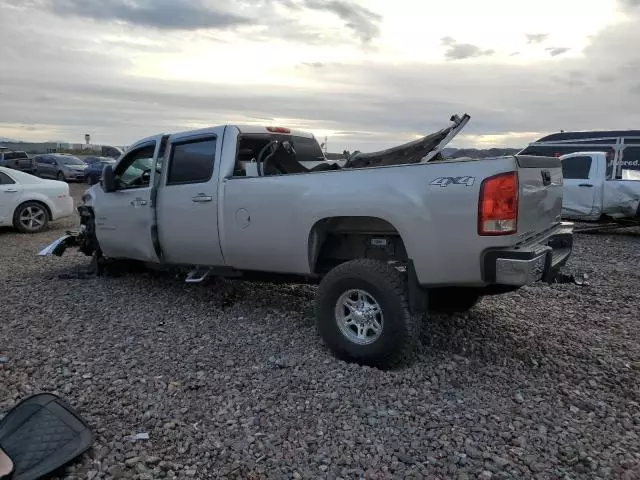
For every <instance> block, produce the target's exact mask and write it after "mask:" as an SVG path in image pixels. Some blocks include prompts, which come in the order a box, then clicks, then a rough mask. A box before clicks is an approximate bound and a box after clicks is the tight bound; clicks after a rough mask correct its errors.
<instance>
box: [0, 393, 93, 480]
mask: <svg viewBox="0 0 640 480" xmlns="http://www.w3.org/2000/svg"><path fill="white" fill-rule="evenodd" d="M94 440H95V434H94V433H93V432H92V431H91V429H90V428H89V426H88V425H87V423H86V422H85V421H84V420H82V419H81V418H80V416H79V415H78V414H77V413H76V412H75V411H74V410H73V409H72V408H71V407H70V406H69V405H67V404H66V403H65V402H64V401H63V400H62V399H60V398H59V397H57V396H56V395H53V394H50V393H40V394H37V395H32V396H30V397H28V398H26V399H24V400H22V401H21V402H20V403H18V405H16V406H15V407H13V408H12V409H11V410H10V411H9V412H8V413H7V415H6V416H5V417H4V418H3V419H2V421H0V467H2V466H4V467H5V471H2V468H0V479H2V480H5V479H6V480H35V479H37V478H41V477H43V476H46V475H49V474H52V473H53V472H55V471H56V470H58V469H60V468H61V467H63V466H65V465H67V464H69V463H70V462H71V461H73V460H74V459H75V458H77V457H78V456H80V455H81V454H82V453H84V452H85V451H86V450H88V449H89V447H91V444H92V443H93V442H94ZM3 452H4V453H5V454H6V457H4V462H3V460H2V458H3ZM7 457H8V461H7ZM10 469H12V470H10ZM7 470H9V472H10V473H8V474H7V473H6V471H7ZM3 474H4V475H3Z"/></svg>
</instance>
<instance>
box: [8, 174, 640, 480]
mask: <svg viewBox="0 0 640 480" xmlns="http://www.w3.org/2000/svg"><path fill="white" fill-rule="evenodd" d="M73 190H74V192H75V193H76V195H77V194H78V193H79V192H80V191H81V190H82V186H74V187H73ZM73 225H75V219H68V220H66V221H60V222H57V223H55V224H54V225H52V227H51V229H50V230H48V231H47V232H44V233H42V234H38V235H19V234H17V233H14V232H12V231H10V230H4V231H1V232H0V247H1V248H0V265H1V268H0V289H1V297H0V298H2V310H1V311H2V315H1V321H0V414H1V412H4V411H6V410H8V409H9V408H11V407H12V406H13V405H14V404H15V403H16V402H17V401H19V400H20V399H22V398H23V397H25V396H26V395H28V394H32V393H35V392H39V391H53V392H55V393H58V394H60V395H62V396H63V397H64V398H65V399H67V400H68V401H69V402H70V403H71V404H72V405H74V406H75V407H77V408H78V410H79V411H80V413H81V415H83V417H84V418H85V419H86V420H87V421H88V422H89V423H90V424H91V425H92V426H93V427H94V428H95V430H96V432H97V436H98V438H97V441H96V443H95V444H94V447H93V449H92V450H91V451H90V452H88V453H87V454H86V455H84V456H83V457H82V460H81V461H80V462H79V463H77V464H76V465H74V466H72V467H71V468H69V469H68V470H67V477H66V478H89V479H92V478H139V479H149V478H171V477H180V478H245V479H261V478H340V477H341V478H343V479H351V478H370V479H375V478H378V479H387V478H453V479H458V480H463V479H476V478H480V479H490V478H494V479H507V478H513V479H516V478H535V479H556V478H563V479H564V478H567V479H578V478H589V479H591V478H602V479H608V478H624V479H634V478H640V440H639V435H640V409H639V406H638V402H639V401H640V382H639V378H640V346H639V344H638V339H639V338H640V335H639V334H640V315H639V306H638V304H639V301H638V297H639V294H638V285H640V283H639V273H638V266H639V265H640V248H639V247H640V234H639V232H635V233H634V232H631V233H625V234H622V233H618V234H607V235H581V236H579V237H578V239H577V245H576V248H575V253H574V256H573V258H572V260H571V262H570V264H569V265H568V266H567V271H568V272H569V273H575V274H576V275H580V276H581V275H582V274H587V275H588V281H589V285H588V286H578V285H574V284H558V285H536V286H531V287H526V288H523V289H521V290H520V291H519V292H518V293H514V294H509V295H503V296H500V297H493V298H486V299H483V300H482V301H481V302H480V303H479V304H478V305H477V306H476V307H475V308H474V309H473V310H472V311H470V312H469V313H468V314H466V315H460V316H456V317H437V318H431V319H429V320H428V322H427V323H426V328H425V332H424V335H423V344H424V345H423V347H422V351H421V355H420V358H419V360H418V361H417V362H416V363H415V364H414V365H412V366H410V367H408V368H407V367H405V368H402V369H398V370H395V371H390V372H383V371H378V370H376V369H371V368H366V367H359V366H356V365H352V364H346V363H344V362H340V361H337V360H335V359H334V358H333V357H332V356H331V355H330V353H329V352H328V351H327V350H326V349H325V348H324V347H323V346H322V345H321V344H320V342H319V339H318V336H317V335H316V332H315V328H314V323H313V314H312V305H311V301H312V298H313V295H314V288H313V287H307V286H269V285H263V284H246V283H241V282H230V281H211V282H209V283H207V284H206V285H185V284H184V283H183V282H181V281H180V280H179V279H176V278H172V277H171V276H169V275H162V274H158V273H144V272H142V273H130V274H126V275H124V276H122V277H102V278H87V279H61V278H59V277H58V275H59V274H60V273H63V272H69V271H73V270H74V269H75V268H76V267H81V266H84V265H87V263H88V260H87V258H86V257H83V256H80V255H77V254H75V253H73V254H71V255H68V256H67V255H65V256H64V257H62V258H39V257H36V256H35V253H36V252H37V251H38V249H39V248H41V247H43V246H44V245H46V244H47V242H49V241H50V240H53V239H54V238H56V237H57V236H58V235H59V234H60V233H62V232H63V231H64V229H65V228H68V227H71V226H73ZM1 357H5V358H1ZM143 432H146V433H148V434H149V439H148V440H138V441H134V440H132V438H131V437H132V435H134V434H136V433H143Z"/></svg>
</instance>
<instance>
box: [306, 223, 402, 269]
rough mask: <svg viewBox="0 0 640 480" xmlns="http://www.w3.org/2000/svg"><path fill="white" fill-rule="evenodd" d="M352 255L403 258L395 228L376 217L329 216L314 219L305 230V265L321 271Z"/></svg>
mask: <svg viewBox="0 0 640 480" xmlns="http://www.w3.org/2000/svg"><path fill="white" fill-rule="evenodd" d="M356 258H373V259H377V260H399V261H406V260H407V258H408V257H407V251H406V249H405V246H404V242H403V241H402V237H401V236H400V233H399V232H398V230H397V229H396V228H395V227H394V226H393V225H392V224H391V223H389V222H388V221H386V220H384V219H382V218H378V217H331V218H324V219H322V220H319V221H318V222H316V224H315V225H314V226H313V228H312V229H311V232H310V233H309V265H310V266H311V271H312V272H314V273H319V274H324V273H326V272H328V271H329V270H331V269H332V268H333V267H335V266H337V265H339V264H341V263H344V262H347V261H349V260H354V259H356Z"/></svg>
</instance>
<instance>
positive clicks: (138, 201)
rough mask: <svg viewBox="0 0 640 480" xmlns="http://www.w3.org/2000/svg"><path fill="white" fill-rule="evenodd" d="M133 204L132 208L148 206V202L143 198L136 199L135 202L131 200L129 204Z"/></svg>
mask: <svg viewBox="0 0 640 480" xmlns="http://www.w3.org/2000/svg"><path fill="white" fill-rule="evenodd" d="M129 203H130V204H131V206H132V207H134V208H135V207H137V206H143V205H146V204H147V201H146V200H143V199H142V198H136V199H135V200H131V201H130V202H129Z"/></svg>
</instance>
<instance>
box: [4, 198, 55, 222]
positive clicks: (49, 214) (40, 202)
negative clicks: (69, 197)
mask: <svg viewBox="0 0 640 480" xmlns="http://www.w3.org/2000/svg"><path fill="white" fill-rule="evenodd" d="M25 203H37V204H38V205H42V206H43V207H44V211H45V212H47V217H48V220H49V221H51V218H52V216H53V214H52V213H51V209H50V208H49V205H47V204H46V203H44V202H43V201H42V200H25V201H24V202H21V203H20V204H19V205H18V206H17V207H16V209H15V210H14V211H13V214H14V215H15V212H17V211H18V209H19V208H20V207H22V206H23V205H24V204H25Z"/></svg>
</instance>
